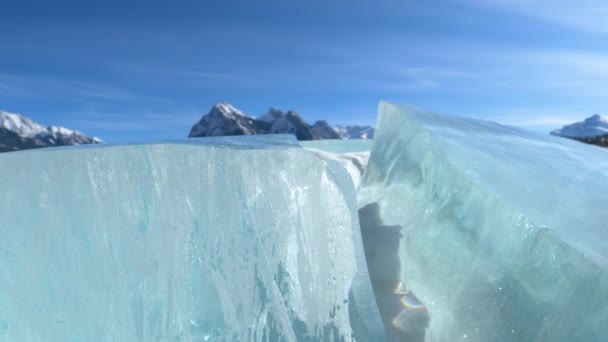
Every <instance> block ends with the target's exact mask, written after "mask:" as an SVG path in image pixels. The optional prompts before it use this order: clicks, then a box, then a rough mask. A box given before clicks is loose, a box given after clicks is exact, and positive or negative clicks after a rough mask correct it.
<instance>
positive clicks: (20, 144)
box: [0, 111, 102, 152]
mask: <svg viewBox="0 0 608 342" xmlns="http://www.w3.org/2000/svg"><path fill="white" fill-rule="evenodd" d="M99 143H102V141H101V140H100V139H99V138H94V137H93V138H91V137H88V136H86V135H84V134H82V133H80V132H78V131H73V130H71V129H67V128H65V127H59V126H49V127H44V126H42V125H41V124H39V123H37V122H34V121H32V120H31V119H29V118H28V117H26V116H24V115H22V114H13V113H9V112H3V111H0V152H6V151H17V150H25V149H31V148H41V147H47V146H67V145H81V144H99Z"/></svg>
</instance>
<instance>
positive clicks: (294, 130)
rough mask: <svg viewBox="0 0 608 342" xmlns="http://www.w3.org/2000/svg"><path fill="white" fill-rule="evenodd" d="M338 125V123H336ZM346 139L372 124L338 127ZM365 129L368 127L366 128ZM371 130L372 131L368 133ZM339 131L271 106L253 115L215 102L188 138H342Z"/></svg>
mask: <svg viewBox="0 0 608 342" xmlns="http://www.w3.org/2000/svg"><path fill="white" fill-rule="evenodd" d="M339 127H340V126H339ZM340 129H341V130H344V131H345V132H350V134H347V133H345V134H346V135H345V137H346V139H367V138H371V137H372V135H373V128H371V127H358V126H355V127H340ZM366 129H367V130H366ZM369 129H371V132H372V133H371V134H370V133H369ZM340 132H341V131H338V130H337V128H332V127H331V126H330V125H329V124H328V123H327V122H326V121H325V120H319V121H317V122H315V123H314V125H312V126H311V125H310V124H308V123H307V122H306V121H305V120H304V119H302V117H301V116H300V115H298V113H296V112H295V111H292V110H290V111H288V112H287V113H284V112H283V111H281V110H279V109H277V108H274V107H271V108H270V109H269V110H268V112H266V113H265V114H263V115H261V116H259V117H257V118H254V117H252V116H249V115H247V114H245V113H244V112H243V111H241V110H239V109H237V108H235V107H233V106H232V105H230V104H228V103H226V102H219V103H217V104H216V105H214V106H213V107H212V108H211V110H210V111H209V113H207V114H206V115H204V116H203V117H202V118H201V119H200V120H199V121H198V122H197V123H196V124H194V126H193V127H192V129H191V130H190V134H189V137H190V138H194V137H213V136H223V135H252V134H293V135H295V136H296V138H297V139H298V140H320V139H341V138H342V136H341V135H340Z"/></svg>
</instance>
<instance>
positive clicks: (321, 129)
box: [312, 120, 342, 139]
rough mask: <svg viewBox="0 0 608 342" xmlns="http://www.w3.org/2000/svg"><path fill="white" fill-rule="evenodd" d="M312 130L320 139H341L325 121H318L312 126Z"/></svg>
mask: <svg viewBox="0 0 608 342" xmlns="http://www.w3.org/2000/svg"><path fill="white" fill-rule="evenodd" d="M312 129H313V130H315V132H317V134H318V135H319V136H320V137H321V139H342V137H341V136H340V135H339V134H338V132H336V131H335V130H334V129H333V128H331V126H330V125H329V124H328V123H327V121H325V120H319V121H317V122H315V123H314V124H313V125H312Z"/></svg>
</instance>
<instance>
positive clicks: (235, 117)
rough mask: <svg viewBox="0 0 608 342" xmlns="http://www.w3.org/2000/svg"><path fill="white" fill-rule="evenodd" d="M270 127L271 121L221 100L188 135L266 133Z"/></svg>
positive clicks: (212, 135)
mask: <svg viewBox="0 0 608 342" xmlns="http://www.w3.org/2000/svg"><path fill="white" fill-rule="evenodd" d="M270 127H271V124H270V123H268V122H265V121H261V120H257V119H254V118H252V117H250V116H248V115H246V114H245V113H243V112H242V111H240V110H239V109H236V108H234V107H233V106H232V105H230V104H228V103H226V102H220V103H218V104H216V105H214V106H213V107H212V108H211V110H210V111H209V113H207V115H205V116H203V117H202V118H201V119H200V120H199V121H198V122H197V123H196V124H195V125H194V126H192V129H191V130H190V135H188V137H190V138H194V137H217V136H224V135H252V134H264V133H266V132H267V131H268V130H269V129H270Z"/></svg>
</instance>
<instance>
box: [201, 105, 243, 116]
mask: <svg viewBox="0 0 608 342" xmlns="http://www.w3.org/2000/svg"><path fill="white" fill-rule="evenodd" d="M212 113H213V114H216V115H217V114H220V115H222V116H228V117H232V116H234V115H238V116H243V117H245V116H247V115H246V114H245V113H243V111H241V110H240V109H237V108H235V107H234V106H232V105H231V104H230V103H228V102H224V101H220V102H218V103H216V104H215V105H213V107H211V110H210V111H209V114H212Z"/></svg>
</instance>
